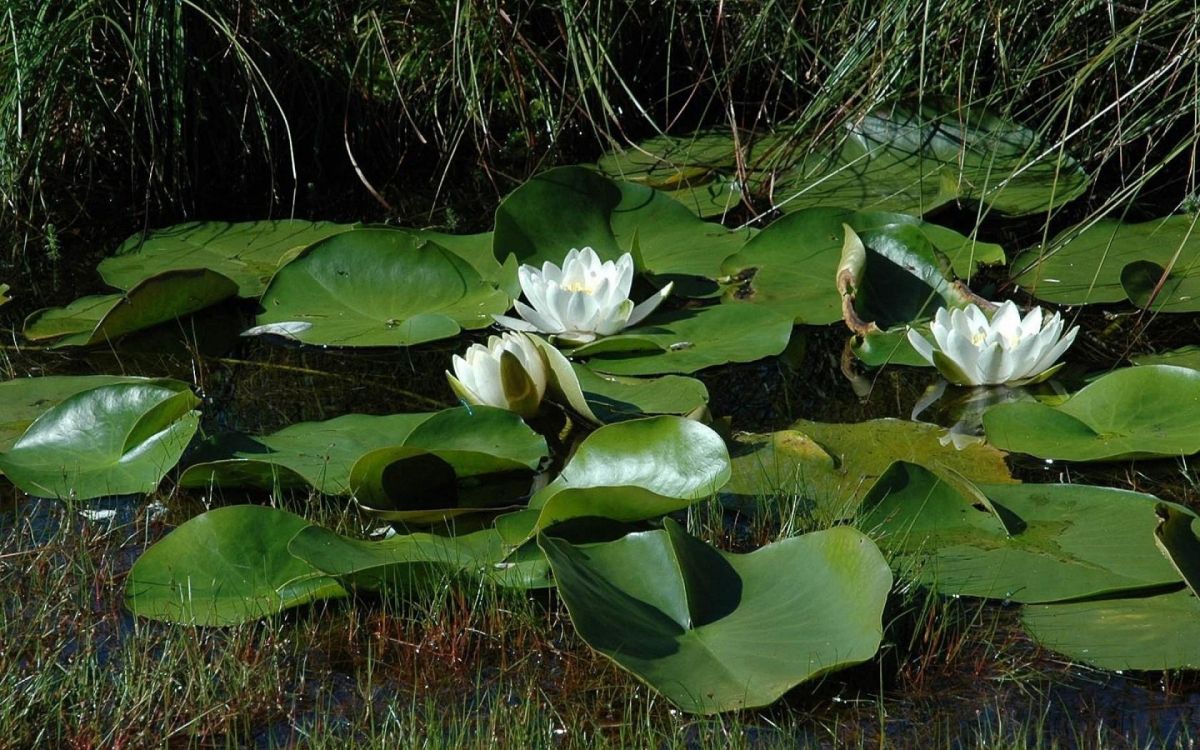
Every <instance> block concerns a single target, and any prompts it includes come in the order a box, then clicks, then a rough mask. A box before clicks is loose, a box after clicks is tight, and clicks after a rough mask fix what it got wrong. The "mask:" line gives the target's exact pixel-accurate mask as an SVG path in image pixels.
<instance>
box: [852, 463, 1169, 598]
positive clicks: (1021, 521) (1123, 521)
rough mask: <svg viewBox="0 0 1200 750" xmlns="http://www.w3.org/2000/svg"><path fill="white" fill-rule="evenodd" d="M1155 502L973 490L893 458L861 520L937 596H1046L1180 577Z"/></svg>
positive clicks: (1063, 488) (1114, 494)
mask: <svg viewBox="0 0 1200 750" xmlns="http://www.w3.org/2000/svg"><path fill="white" fill-rule="evenodd" d="M1158 504H1159V501H1158V499H1157V498H1155V497H1152V496H1150V495H1143V494H1140V493H1137V492H1129V491H1127V490H1118V489H1111V488H1108V487H1092V486H1089V485H1082V484H1019V485H986V484H984V485H978V486H977V487H976V486H971V485H966V484H964V483H962V482H961V481H954V480H952V479H949V478H947V479H943V478H942V477H939V476H938V475H936V474H934V473H933V472H931V471H929V470H928V469H925V468H923V467H921V466H917V465H915V464H908V463H896V464H894V465H893V466H892V467H891V468H890V469H889V470H888V471H887V472H885V473H884V475H883V476H882V477H880V479H879V481H878V482H877V483H876V485H875V486H874V487H873V488H872V489H871V492H870V493H869V494H868V495H867V497H866V498H865V499H864V501H863V511H864V513H863V515H862V516H861V517H860V521H859V526H860V528H862V529H863V530H865V531H868V532H869V533H871V535H872V536H873V537H874V538H875V539H876V541H877V542H878V544H879V546H880V547H881V548H883V550H884V551H886V552H889V553H890V554H891V555H892V556H893V565H894V566H897V567H898V569H901V570H906V571H908V572H907V573H906V575H908V576H911V577H913V578H914V579H915V580H917V581H919V582H921V583H922V584H924V585H926V586H930V587H933V588H934V589H936V590H937V591H938V592H940V593H943V594H953V595H961V596H978V597H985V598H991V599H1005V600H1012V601H1018V602H1049V601H1058V600H1063V599H1078V598H1083V597H1095V596H1099V595H1111V594H1114V593H1118V592H1127V591H1130V590H1143V589H1149V588H1154V587H1158V586H1163V585H1170V584H1172V583H1176V582H1177V581H1178V580H1179V575H1178V573H1177V572H1176V571H1175V569H1174V568H1173V567H1172V566H1171V563H1170V562H1168V561H1167V559H1166V558H1164V557H1163V555H1162V554H1161V553H1160V552H1159V551H1158V549H1157V547H1156V545H1155V542H1154V538H1155V537H1154V531H1155V528H1156V527H1157V525H1158V516H1157V514H1156V512H1155V508H1156V506H1157V505H1158Z"/></svg>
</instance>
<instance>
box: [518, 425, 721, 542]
mask: <svg viewBox="0 0 1200 750" xmlns="http://www.w3.org/2000/svg"><path fill="white" fill-rule="evenodd" d="M728 479H729V452H728V450H726V448H725V442H724V441H723V440H722V439H721V436H720V435H718V434H717V433H716V432H713V430H711V429H710V428H708V427H705V426H704V425H702V424H700V423H699V422H695V421H692V420H690V419H684V418H682V417H672V416H658V417H648V418H646V419H634V420H630V421H627V422H618V423H616V424H610V425H605V426H604V427H601V428H600V429H598V430H596V431H595V432H593V433H592V434H590V435H588V436H587V437H586V438H584V440H583V442H582V443H580V444H579V446H578V448H576V450H575V453H574V454H573V455H572V456H571V460H570V461H568V462H567V465H566V466H565V467H563V470H562V472H561V473H560V474H559V475H558V477H557V478H555V480H554V481H553V482H551V483H550V484H548V485H547V486H546V487H544V488H543V489H542V490H540V491H539V492H538V493H537V494H535V495H534V496H533V497H532V498H531V499H530V500H529V508H530V510H529V511H527V512H526V513H525V514H524V515H523V516H521V517H520V518H519V519H518V522H517V523H516V524H514V525H515V527H516V528H518V531H516V532H513V533H512V534H511V535H510V538H512V540H513V541H514V542H516V541H521V540H522V539H523V538H528V537H530V536H532V535H533V534H535V533H536V532H537V531H538V530H540V529H544V528H547V527H549V526H551V525H553V524H555V523H559V522H562V521H567V520H570V519H573V518H581V517H586V516H596V517H602V518H607V519H611V520H613V521H622V522H631V521H641V520H645V519H648V518H657V517H658V516H661V515H664V514H666V513H670V512H672V511H676V510H681V509H683V508H686V507H688V506H689V505H691V504H693V503H695V502H696V501H698V500H701V499H703V498H706V497H711V496H712V495H714V494H715V493H716V492H717V490H719V489H720V488H721V487H722V486H723V485H724V484H725V482H726V481H728ZM502 531H503V529H502Z"/></svg>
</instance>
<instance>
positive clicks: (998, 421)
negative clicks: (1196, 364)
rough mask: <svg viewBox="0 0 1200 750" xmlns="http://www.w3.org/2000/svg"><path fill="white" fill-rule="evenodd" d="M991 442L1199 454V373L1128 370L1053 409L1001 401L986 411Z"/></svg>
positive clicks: (1122, 453)
mask: <svg viewBox="0 0 1200 750" xmlns="http://www.w3.org/2000/svg"><path fill="white" fill-rule="evenodd" d="M983 426H984V429H985V431H986V432H987V439H988V442H990V443H992V444H993V445H995V446H996V447H998V448H1002V449H1004V450H1009V451H1019V452H1021V453H1028V454H1030V455H1033V456H1037V457H1039V458H1053V459H1062V460H1066V461H1116V460H1123V459H1127V458H1152V457H1157V456H1189V455H1191V454H1193V453H1196V452H1197V451H1200V372H1197V371H1195V370H1191V369H1188V368H1184V367H1171V366H1168V365H1147V366H1143V367H1127V368H1124V369H1120V370H1114V371H1113V372H1110V373H1108V374H1107V375H1104V376H1103V377H1101V378H1099V379H1097V380H1095V381H1093V382H1092V383H1090V384H1089V385H1087V386H1086V387H1085V388H1084V389H1083V390H1081V391H1079V392H1078V393H1076V394H1074V395H1072V396H1071V397H1070V398H1069V399H1067V400H1066V401H1065V402H1064V403H1062V404H1060V405H1057V406H1049V405H1047V404H1042V403H1037V402H1029V401H1024V402H1018V403H1009V404H999V405H997V406H994V407H992V408H991V409H988V410H987V411H986V412H985V413H984V415H983Z"/></svg>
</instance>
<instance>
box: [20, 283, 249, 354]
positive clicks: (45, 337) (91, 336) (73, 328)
mask: <svg viewBox="0 0 1200 750" xmlns="http://www.w3.org/2000/svg"><path fill="white" fill-rule="evenodd" d="M236 294H237V285H236V284H235V283H234V282H233V281H231V280H230V279H228V278H226V277H225V276H222V275H221V274H219V273H216V272H214V271H209V270H206V269H191V270H180V271H165V272H163V273H161V274H159V275H157V276H152V277H150V278H148V279H145V280H144V281H141V282H140V283H138V284H137V285H136V286H134V287H133V288H131V289H130V290H129V291H128V292H125V293H124V294H98V295H93V296H90V297H80V298H79V299H77V300H75V301H74V302H72V303H71V304H70V305H67V306H66V307H57V308H47V309H45V310H39V311H37V312H35V313H34V314H33V315H30V316H29V318H28V320H26V321H25V337H26V338H28V339H30V340H31V341H50V342H51V343H52V345H54V346H87V345H90V344H99V343H105V342H108V341H112V340H115V339H118V338H120V337H121V336H124V335H125V334H127V333H132V332H134V331H140V330H142V329H144V328H149V327H151V326H154V325H157V324H159V323H165V322H167V321H169V320H175V319H177V318H181V317H183V316H184V315H189V314H191V313H194V312H196V311H197V310H203V309H204V308H206V307H210V306H212V305H215V304H217V303H218V302H221V301H222V300H226V299H229V298H230V297H233V296H234V295H236Z"/></svg>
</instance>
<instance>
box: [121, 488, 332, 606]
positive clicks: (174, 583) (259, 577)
mask: <svg viewBox="0 0 1200 750" xmlns="http://www.w3.org/2000/svg"><path fill="white" fill-rule="evenodd" d="M308 526H309V523H308V521H305V520H304V519H303V518H300V517H299V516H295V515H292V514H291V513H287V512H285V511H282V510H278V509H276V508H264V507H261V506H257V505H235V506H231V507H228V508H217V509H216V510H210V511H208V512H207V513H204V514H201V515H199V516H196V517H195V518H193V519H191V520H190V521H188V522H187V523H185V524H183V525H182V526H180V527H178V528H177V529H175V530H174V531H172V532H171V533H170V534H168V535H167V536H165V537H164V538H163V539H162V540H161V541H159V542H158V543H157V544H155V545H154V546H153V547H151V548H150V549H148V550H146V552H145V553H143V554H142V556H141V557H139V558H138V560H137V562H136V563H134V565H133V569H132V570H130V571H129V577H128V578H127V579H126V581H125V605H126V606H127V607H128V608H129V609H130V611H132V612H133V613H134V614H136V615H139V616H141V617H147V618H150V619H153V620H165V621H167V622H180V623H184V624H188V625H237V624H240V623H243V622H248V621H250V620H257V619H260V618H263V617H269V616H271V615H274V614H277V613H279V612H281V611H283V610H285V609H287V608H289V607H295V606H299V605H301V604H306V603H308V602H312V601H319V600H322V599H332V598H337V597H341V596H345V595H346V591H345V589H343V588H342V586H341V585H340V584H339V583H338V582H337V580H336V579H334V578H331V577H329V576H327V575H324V574H323V573H321V572H320V571H318V570H317V569H316V568H314V567H313V566H311V565H309V564H308V563H306V562H304V561H303V560H301V559H300V558H298V557H294V556H292V555H291V554H290V553H289V552H288V542H289V541H290V540H291V539H292V537H294V536H296V534H297V533H299V532H300V531H302V530H303V529H305V528H308Z"/></svg>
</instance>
